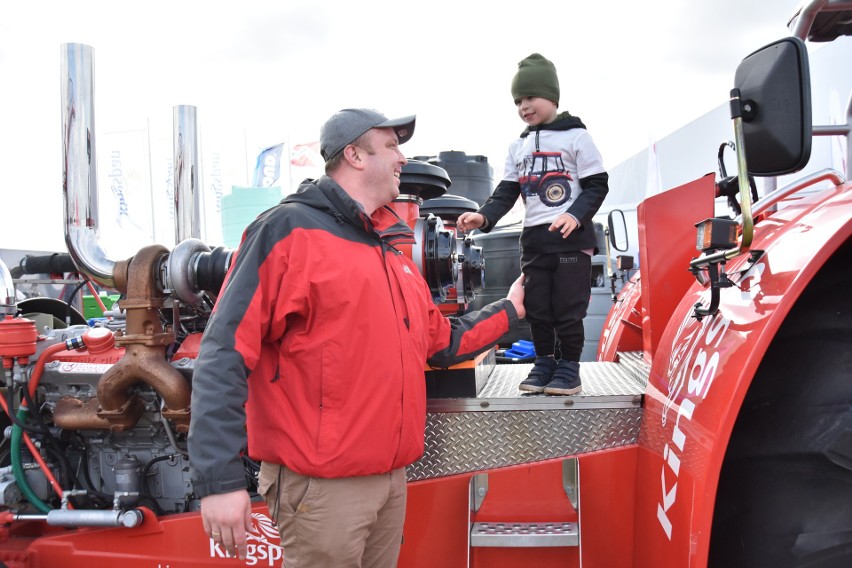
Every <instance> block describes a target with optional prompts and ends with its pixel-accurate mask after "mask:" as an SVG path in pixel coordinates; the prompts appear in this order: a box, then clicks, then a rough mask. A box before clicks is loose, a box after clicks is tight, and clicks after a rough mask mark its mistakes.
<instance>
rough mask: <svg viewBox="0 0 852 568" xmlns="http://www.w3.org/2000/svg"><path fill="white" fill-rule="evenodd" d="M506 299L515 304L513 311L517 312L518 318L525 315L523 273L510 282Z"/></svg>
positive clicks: (522, 317)
mask: <svg viewBox="0 0 852 568" xmlns="http://www.w3.org/2000/svg"><path fill="white" fill-rule="evenodd" d="M506 299H507V300H509V301H510V302H512V305H513V306H515V311H516V312H518V319H524V318H525V317H527V310H526V308H524V275H523V274H521V275H520V276H519V277H518V279H517V280H515V281H514V282H512V285H511V286H510V287H509V293H508V294H507V295H506Z"/></svg>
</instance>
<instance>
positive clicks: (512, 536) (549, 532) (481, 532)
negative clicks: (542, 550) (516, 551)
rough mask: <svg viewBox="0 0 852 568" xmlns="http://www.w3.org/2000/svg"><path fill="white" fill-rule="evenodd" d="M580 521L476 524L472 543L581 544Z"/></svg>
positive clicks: (522, 544)
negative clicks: (578, 527) (578, 526)
mask: <svg viewBox="0 0 852 568" xmlns="http://www.w3.org/2000/svg"><path fill="white" fill-rule="evenodd" d="M579 545H580V533H579V531H578V530H577V523H473V527H472V528H471V530H470V546H480V547H485V546H489V547H512V548H521V547H530V548H531V547H552V546H579Z"/></svg>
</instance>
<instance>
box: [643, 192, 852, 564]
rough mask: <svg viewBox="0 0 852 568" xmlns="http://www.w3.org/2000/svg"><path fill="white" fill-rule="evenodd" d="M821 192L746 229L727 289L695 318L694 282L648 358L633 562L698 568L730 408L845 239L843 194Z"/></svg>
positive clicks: (851, 199)
mask: <svg viewBox="0 0 852 568" xmlns="http://www.w3.org/2000/svg"><path fill="white" fill-rule="evenodd" d="M849 189H850V187H849V186H848V185H847V187H846V188H845V193H844V192H843V191H842V190H839V189H838V190H827V191H823V192H820V193H818V194H814V195H812V196H809V197H807V198H803V199H801V200H799V201H798V202H797V203H796V204H794V205H790V206H788V207H786V208H784V209H782V210H781V211H779V212H776V213H774V214H773V215H772V216H771V217H769V218H767V219H764V220H762V221H761V222H760V224H759V225H758V226H756V230H755V240H754V244H753V246H752V248H753V249H757V250H763V251H765V254H764V255H763V256H762V257H761V258H760V259H759V260H758V261H757V262H756V263H755V264H754V265H753V266H751V267H749V266H748V265H747V260H748V259H747V257H746V256H745V255H742V256H740V257H737V258H735V259H733V260H731V261H729V262H728V264H727V272H728V273H729V274H735V273H739V274H737V276H736V281H737V283H738V286H737V287H732V288H727V289H724V290H723V291H722V293H721V302H720V310H719V313H718V314H717V315H715V316H713V317H706V318H704V319H702V320H701V321H698V320H697V319H695V318H694V317H693V315H692V314H693V306H694V304H695V303H696V302H701V303H702V304H704V305H707V304H708V303H709V290H707V289H704V288H703V287H701V286H699V285H698V284H697V283H696V284H694V285H693V286H692V287H691V288H690V289H689V291H688V292H687V294H686V295H685V296H684V297H683V299H682V301H681V302H680V304H679V305H678V306H677V309H676V310H675V313H674V315H673V317H672V318H671V321H670V322H669V325H668V327H667V328H666V329H665V332H664V333H663V336H662V339H661V342H660V347H659V349H658V350H657V353H656V355H655V357H654V360H653V363H652V368H651V376H650V383H649V385H648V389H647V391H646V395H645V415H644V419H643V426H642V431H641V434H640V445H641V446H642V448H643V449H642V451H640V454H639V460H638V472H637V475H638V486H637V505H636V531H637V533H636V540H635V542H636V549H637V554H636V558H637V566H648V567H651V566H654V567H658V566H705V565H706V563H707V556H708V551H709V540H710V538H709V536H710V527H711V523H712V516H713V507H714V503H715V495H716V487H717V485H718V477H719V471H720V469H721V464H722V460H723V458H724V454H725V450H726V447H727V443H728V440H729V438H730V435H731V431H732V429H733V425H734V422H735V420H736V418H737V414H738V412H739V408H740V406H741V404H742V401H743V398H744V397H745V394H746V391H747V390H748V388H749V385H750V383H751V380H752V378H753V377H754V374H755V372H756V370H757V367H758V366H759V364H760V361H761V359H762V358H763V355H764V353H765V352H766V349H767V348H768V346H769V344H770V342H771V341H772V339H773V337H774V336H775V334H776V332H777V330H778V328H779V327H780V326H781V324H782V323H783V321H784V318H785V317H786V316H787V314H788V313H789V311H790V309H791V307H792V306H793V304H794V303H795V301H796V299H797V298H798V296H799V295H800V294H801V292H802V290H804V288H805V287H806V286H807V284H808V283H809V282H810V281H811V279H812V278H813V276H814V275H815V273H816V272H817V270H818V269H819V267H820V266H822V265H823V264H824V263H825V262H826V260H827V259H828V258H829V257H830V255H831V254H832V253H833V252H834V251H835V250H837V249H838V248H839V247H840V245H841V244H843V243H844V242H846V241H847V240H848V239H849V238H850V237H852V220H850V214H849V211H850V210H852V192H850V191H849Z"/></svg>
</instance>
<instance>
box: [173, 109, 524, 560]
mask: <svg viewBox="0 0 852 568" xmlns="http://www.w3.org/2000/svg"><path fill="white" fill-rule="evenodd" d="M414 120H415V118H414V117H413V116H409V117H405V118H401V119H396V120H388V119H387V118H386V117H385V116H384V115H382V114H381V113H379V112H377V111H375V110H371V109H346V110H342V111H340V112H338V113H336V114H335V115H333V116H332V117H331V118H330V119H329V120H328V121H327V122H326V123H325V125H323V127H322V131H321V134H320V151H321V154H322V156H323V158H324V159H325V160H326V175H324V176H322V177H320V178H319V179H318V180H316V181H312V180H306V181H305V182H303V184H302V185H301V187H300V188H299V191H298V192H297V193H295V194H293V195H291V196H289V197H287V198H285V199H284V200H283V201H282V202H281V203H280V204H279V205H278V206H276V207H274V208H272V209H270V210H269V211H266V212H265V213H263V214H261V215H260V216H259V217H258V218H257V220H256V221H255V222H253V223H252V224H251V225H250V226H249V227H248V228H247V229H246V232H245V235H244V237H243V241H242V243H241V244H240V248H239V251H238V254H237V255H236V260H235V261H234V263H233V266H232V267H231V269H230V271H229V274H228V277H227V279H226V281H225V284H224V286H223V290H222V293H221V294H220V296H219V299H218V302H217V304H216V307H215V310H214V312H213V315H212V317H211V319H210V322H209V324H208V327H207V329H206V331H205V334H204V339H203V341H202V343H201V350H200V354H199V357H198V361H197V362H196V366H195V372H194V374H193V394H192V411H193V417H192V424H191V427H190V432H189V451H190V463H191V465H192V478H193V484H194V487H195V491H196V494H197V495H198V496H199V497H200V498H201V513H202V519H203V523H204V530H205V531H206V532H207V534H208V535H209V536H210V537H211V538H212V539H214V541H216V542H217V543H219V544H220V545H221V546H223V547H224V548H225V549H226V550H228V551H229V552H232V553H237V554H238V555H239V556H240V557H241V558H243V557H245V552H246V531H247V530H248V529H249V527H250V502H249V496H248V493H247V491H246V480H245V472H244V469H243V465H242V462H241V457H240V453H241V452H242V451H245V450H246V442H247V452H248V454H249V455H250V456H251V457H252V458H254V459H256V460H261V461H262V465H261V470H260V475H259V479H258V492H259V493H260V494H261V495H262V496H263V497H264V499H265V500H266V502H267V504H268V505H269V508H270V512H271V514H272V517H273V519H274V520H275V521H276V523H277V524H278V528H279V531H280V534H281V544H282V546H283V548H284V557H285V562H286V564H287V566H288V567H289V566H309V567H311V568H313V567H317V566H334V567H339V566H364V567H384V566H395V565H396V562H397V558H398V555H399V548H400V544H401V538H402V525H403V521H404V518H405V498H406V486H405V467H406V466H407V465H409V464H411V463H412V462H414V461H415V460H417V459H418V458H419V457H420V456H421V455H422V453H423V444H424V431H425V419H426V394H425V381H424V363H425V362H426V361H427V359H428V362H429V364H430V365H433V366H440V367H446V366H449V365H452V364H455V363H457V362H459V361H462V360H464V359H470V358H472V357H474V356H476V355H477V354H478V353H481V352H482V351H484V350H486V349H488V348H490V347H491V346H493V345H494V344H495V343H496V342H497V340H498V339H499V338H500V337H501V336H502V335H503V334H504V333H506V331H507V330H508V329H509V326H510V325H514V324H516V323H517V320H518V319H519V318H522V317H523V316H524V309H523V288H522V286H521V281H520V279H519V280H518V281H517V282H516V283H515V284H514V285H513V286H512V288H511V289H510V291H509V294H508V297H507V299H504V300H499V301H497V302H494V303H493V304H490V305H488V306H486V307H485V308H483V309H482V310H480V311H478V312H473V313H470V314H465V315H464V316H461V317H459V318H453V321H452V322H451V320H450V319H449V318H446V317H444V316H443V315H442V314H441V312H440V310H439V309H438V307H437V306H436V305H435V304H434V303H433V301H432V297H431V294H430V291H429V287H428V285H427V284H426V282H425V280H424V279H423V277H422V276H421V275H420V273H419V272H418V270H417V267H416V265H415V264H414V262H413V261H412V260H411V259H409V258H407V257H406V256H405V255H403V254H401V253H400V252H399V251H398V249H397V248H396V246H397V245H401V244H410V243H413V233H412V231H411V229H410V228H409V227H408V226H407V225H406V224H405V222H404V221H403V220H401V219H400V218H399V217H398V216H397V215H396V214H395V213H394V212H393V210H392V209H391V208H389V207H387V204H389V203H390V202H391V201H393V200H394V199H395V198H396V197H397V196H398V195H399V183H400V180H399V176H400V173H401V170H402V166H403V165H405V163H406V159H405V157H404V156H403V155H402V153H401V152H400V150H399V145H400V144H402V143H404V142H406V141H408V140H409V139H410V138H411V135H412V133H413V131H414ZM244 404H245V406H244Z"/></svg>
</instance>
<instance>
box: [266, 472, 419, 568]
mask: <svg viewBox="0 0 852 568" xmlns="http://www.w3.org/2000/svg"><path fill="white" fill-rule="evenodd" d="M258 492H259V493H260V495H261V496H262V497H263V498H264V500H265V501H266V504H267V505H268V506H269V511H270V513H271V515H272V519H273V520H274V521H275V522H276V523H277V525H278V533H279V534H280V535H281V546H282V548H283V549H284V566H285V567H286V568H323V567H328V568H349V567H351V568H394V567H395V566H396V565H397V560H398V558H399V549H400V546H401V544H402V525H403V522H404V521H405V500H406V481H405V468H399V469H395V470H393V471H391V472H389V473H384V474H380V475H369V476H364V477H342V478H336V479H323V478H319V477H306V476H304V475H300V474H298V473H296V472H295V471H293V470H291V469H288V468H287V467H285V466H283V465H278V464H274V463H267V462H264V463H262V464H261V467H260V475H259V476H258Z"/></svg>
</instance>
